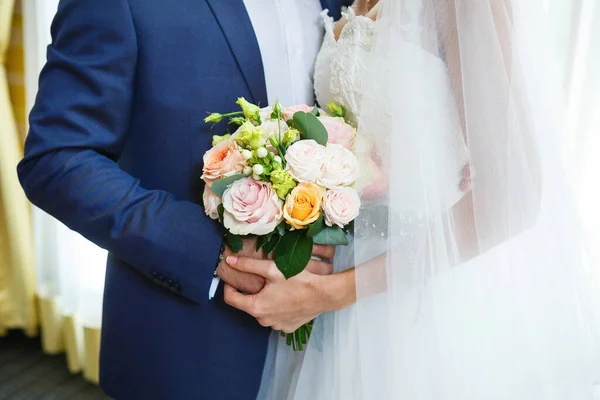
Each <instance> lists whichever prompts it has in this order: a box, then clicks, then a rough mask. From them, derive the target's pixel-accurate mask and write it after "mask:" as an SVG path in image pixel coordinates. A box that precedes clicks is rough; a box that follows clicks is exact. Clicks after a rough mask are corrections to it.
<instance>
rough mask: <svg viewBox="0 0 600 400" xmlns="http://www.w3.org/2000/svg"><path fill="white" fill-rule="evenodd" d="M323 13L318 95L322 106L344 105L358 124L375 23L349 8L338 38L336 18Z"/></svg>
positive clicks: (349, 115) (316, 90) (316, 67)
mask: <svg viewBox="0 0 600 400" xmlns="http://www.w3.org/2000/svg"><path fill="white" fill-rule="evenodd" d="M322 15H323V18H324V21H325V39H324V41H323V47H322V48H321V52H320V53H319V56H318V57H317V61H316V65H315V94H316V96H317V100H318V102H319V104H321V106H325V105H327V104H328V103H330V102H334V103H336V104H340V105H342V106H344V107H345V108H346V111H347V113H348V118H349V119H350V121H353V122H354V123H356V122H357V121H356V117H357V115H358V113H359V111H360V105H361V94H362V92H363V91H362V79H363V75H364V72H365V70H366V65H365V63H366V61H367V56H368V52H369V50H370V49H371V45H372V43H373V36H374V33H375V29H374V26H373V24H374V22H373V20H371V19H370V18H368V17H364V16H355V14H354V11H353V10H352V8H349V9H348V13H347V14H344V16H345V17H346V18H348V23H347V24H346V26H345V27H344V30H343V31H342V33H341V35H340V38H339V39H338V40H336V39H335V34H334V21H333V19H332V18H331V17H329V16H328V13H327V10H325V11H323V13H322Z"/></svg>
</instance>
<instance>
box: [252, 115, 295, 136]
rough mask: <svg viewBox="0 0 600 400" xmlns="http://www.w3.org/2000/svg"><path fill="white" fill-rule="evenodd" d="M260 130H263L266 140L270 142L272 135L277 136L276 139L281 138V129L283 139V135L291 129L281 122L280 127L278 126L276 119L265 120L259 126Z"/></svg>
mask: <svg viewBox="0 0 600 400" xmlns="http://www.w3.org/2000/svg"><path fill="white" fill-rule="evenodd" d="M259 128H260V129H262V130H263V131H264V132H265V139H266V140H269V137H270V136H271V135H275V137H277V138H279V136H278V135H279V133H280V129H281V137H283V134H284V133H285V132H287V131H288V129H290V128H289V127H288V125H287V124H286V123H285V122H284V121H281V120H279V126H277V120H276V119H269V120H266V121H265V120H263V123H262V124H261V125H260V126H259Z"/></svg>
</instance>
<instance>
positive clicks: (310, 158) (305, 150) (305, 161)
mask: <svg viewBox="0 0 600 400" xmlns="http://www.w3.org/2000/svg"><path fill="white" fill-rule="evenodd" d="M285 160H286V161H287V170H288V172H289V173H290V174H291V175H292V176H293V177H294V178H296V180H298V181H299V182H316V181H317V180H318V179H320V178H321V177H322V176H323V165H324V162H325V146H322V145H320V144H318V143H317V142H315V141H314V140H312V139H311V140H300V141H298V142H296V143H294V144H293V145H291V146H290V147H288V149H287V152H286V154H285Z"/></svg>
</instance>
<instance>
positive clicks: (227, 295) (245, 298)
mask: <svg viewBox="0 0 600 400" xmlns="http://www.w3.org/2000/svg"><path fill="white" fill-rule="evenodd" d="M223 293H224V300H225V303H227V304H229V305H230V306H231V307H235V308H237V309H238V310H242V311H244V312H247V313H248V314H251V313H250V311H251V310H252V303H253V298H254V297H253V296H251V295H245V294H242V293H240V292H238V291H237V289H235V288H234V287H233V286H230V285H228V284H225V287H224V291H223Z"/></svg>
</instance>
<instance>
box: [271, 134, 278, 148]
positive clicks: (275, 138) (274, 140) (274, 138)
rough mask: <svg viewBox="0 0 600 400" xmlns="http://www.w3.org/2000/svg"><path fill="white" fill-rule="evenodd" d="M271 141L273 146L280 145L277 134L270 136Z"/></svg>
mask: <svg viewBox="0 0 600 400" xmlns="http://www.w3.org/2000/svg"><path fill="white" fill-rule="evenodd" d="M269 143H271V145H272V146H273V147H277V146H279V140H277V136H276V135H271V136H269Z"/></svg>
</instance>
